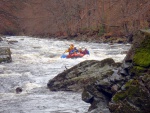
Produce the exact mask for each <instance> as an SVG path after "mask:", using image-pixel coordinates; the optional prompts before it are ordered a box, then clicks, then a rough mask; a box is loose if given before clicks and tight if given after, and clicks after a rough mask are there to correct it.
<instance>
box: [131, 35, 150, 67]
mask: <svg viewBox="0 0 150 113" xmlns="http://www.w3.org/2000/svg"><path fill="white" fill-rule="evenodd" d="M133 62H134V65H137V66H140V67H150V35H146V36H145V39H144V40H143V42H142V43H141V44H140V47H138V48H136V50H135V55H134V57H133Z"/></svg>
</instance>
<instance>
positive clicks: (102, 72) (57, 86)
mask: <svg viewBox="0 0 150 113" xmlns="http://www.w3.org/2000/svg"><path fill="white" fill-rule="evenodd" d="M149 50H150V30H140V31H138V32H137V34H136V35H134V37H133V46H132V47H131V49H130V51H129V52H128V54H127V56H126V58H125V59H124V61H123V62H122V63H116V62H114V60H113V59H110V58H108V59H105V60H102V61H95V60H89V61H84V62H81V63H80V64H78V65H76V66H74V67H72V68H70V69H67V70H65V71H64V72H62V73H60V74H58V75H57V76H56V77H54V79H52V80H49V82H48V84H47V86H48V88H49V89H50V90H52V91H61V90H63V91H80V92H82V100H83V101H85V102H87V103H90V104H91V106H90V108H89V112H91V113H149V112H150V51H149Z"/></svg>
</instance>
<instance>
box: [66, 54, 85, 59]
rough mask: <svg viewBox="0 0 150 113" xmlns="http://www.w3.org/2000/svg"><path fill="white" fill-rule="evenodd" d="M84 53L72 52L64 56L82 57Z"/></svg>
mask: <svg viewBox="0 0 150 113" xmlns="http://www.w3.org/2000/svg"><path fill="white" fill-rule="evenodd" d="M84 55H85V54H82V53H73V54H69V55H67V56H66V58H81V57H83V56H84Z"/></svg>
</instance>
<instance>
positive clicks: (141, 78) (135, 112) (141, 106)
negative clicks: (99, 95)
mask: <svg viewBox="0 0 150 113" xmlns="http://www.w3.org/2000/svg"><path fill="white" fill-rule="evenodd" d="M129 62H130V63H132V66H130V68H128V73H127V74H128V75H129V76H131V77H132V79H130V80H129V81H127V82H126V83H125V84H124V85H123V86H122V88H121V89H120V90H119V91H118V92H116V93H115V94H114V95H113V97H112V99H111V100H112V101H111V102H110V103H109V108H110V111H111V112H112V113H150V30H140V31H138V33H137V34H136V35H135V36H134V42H133V46H132V48H131V49H130V51H129V53H128V55H127V56H126V58H125V61H124V63H125V64H127V63H129Z"/></svg>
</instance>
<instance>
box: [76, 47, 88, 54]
mask: <svg viewBox="0 0 150 113" xmlns="http://www.w3.org/2000/svg"><path fill="white" fill-rule="evenodd" d="M78 51H79V53H81V54H84V55H85V54H88V55H90V52H89V51H88V50H87V48H85V49H84V50H82V48H79V50H78Z"/></svg>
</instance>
